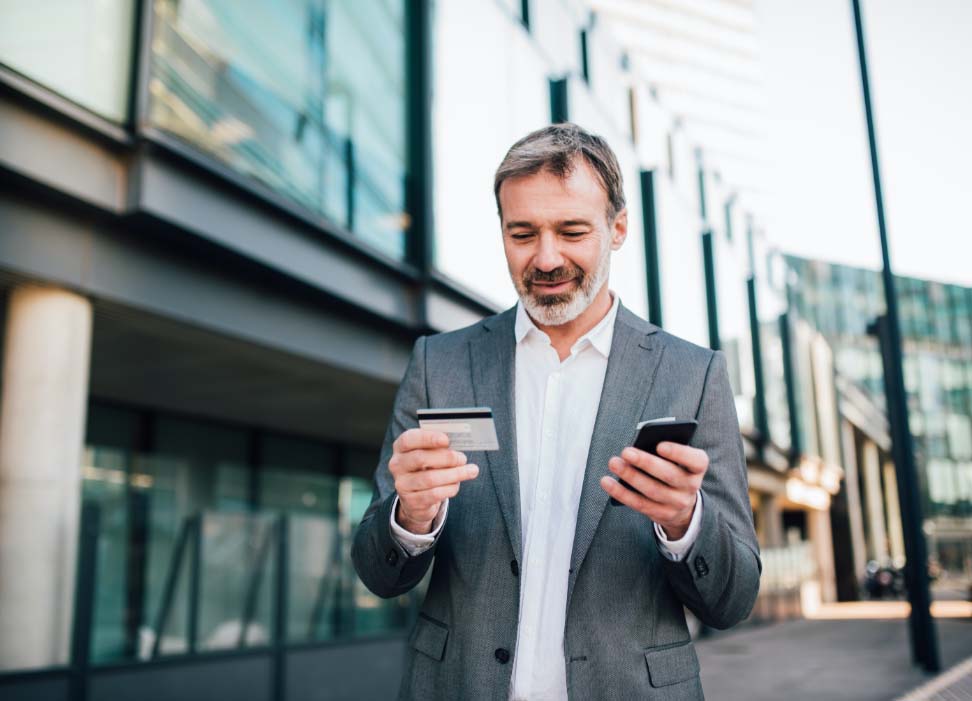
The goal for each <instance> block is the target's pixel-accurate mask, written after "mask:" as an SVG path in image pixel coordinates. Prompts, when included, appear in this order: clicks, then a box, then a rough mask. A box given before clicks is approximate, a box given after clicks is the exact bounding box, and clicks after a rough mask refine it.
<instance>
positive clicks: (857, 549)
mask: <svg viewBox="0 0 972 701" xmlns="http://www.w3.org/2000/svg"><path fill="white" fill-rule="evenodd" d="M840 440H841V453H842V455H843V463H844V464H843V468H844V483H843V485H842V490H843V493H844V499H845V502H846V506H847V527H848V529H849V531H850V562H851V567H852V569H853V581H854V588H855V590H856V588H857V586H858V585H859V584H860V582H862V581H863V580H864V575H865V570H866V567H867V541H866V539H865V537H864V505H863V502H862V501H861V488H860V478H859V477H858V470H859V468H858V465H857V448H856V441H855V439H854V425H853V424H851V423H850V422H849V421H845V420H841V422H840Z"/></svg>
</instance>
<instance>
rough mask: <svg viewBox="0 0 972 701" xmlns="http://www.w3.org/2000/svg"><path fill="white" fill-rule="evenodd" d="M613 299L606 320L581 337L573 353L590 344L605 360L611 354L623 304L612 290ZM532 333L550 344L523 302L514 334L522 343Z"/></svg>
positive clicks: (517, 311)
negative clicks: (618, 317)
mask: <svg viewBox="0 0 972 701" xmlns="http://www.w3.org/2000/svg"><path fill="white" fill-rule="evenodd" d="M610 292H611V298H612V299H613V302H612V303H611V308H610V309H609V310H608V313H607V314H605V315H604V318H603V319H601V320H600V321H599V322H597V325H596V326H595V327H594V328H593V329H591V330H590V331H588V332H587V333H585V334H584V335H583V336H581V337H580V338H579V339H577V341H576V342H575V343H574V345H573V346H572V347H571V352H573V351H574V350H575V349H580V348H581V347H583V345H584V343H585V342H590V344H591V345H592V346H594V348H595V349H596V350H597V352H598V353H600V354H601V355H603V356H604V357H605V358H606V357H608V356H609V355H610V354H611V341H613V340H614V321H615V319H617V316H618V307H619V306H620V304H621V298H620V297H619V296H618V294H617V293H616V292H614V291H613V290H610ZM530 332H536V333H537V334H539V335H540V336H542V337H543V338H544V339H546V340H547V341H548V342H549V340H550V339H549V337H548V336H547V334H545V333H544V332H543V331H541V330H540V329H538V328H537V325H536V324H534V323H533V319H531V318H530V315H529V314H527V311H526V309H525V308H524V306H523V302H522V301H518V302H517V303H516V323H515V325H514V326H513V333H514V336H515V337H516V342H517V343H520V342H521V341H522V340H523V339H524V338H526V337H527V335H528V334H530Z"/></svg>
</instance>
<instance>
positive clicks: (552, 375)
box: [519, 348, 562, 680]
mask: <svg viewBox="0 0 972 701" xmlns="http://www.w3.org/2000/svg"><path fill="white" fill-rule="evenodd" d="M544 350H546V351H549V353H550V354H553V357H551V356H549V355H547V354H545V357H544V360H545V361H546V362H545V363H544V367H545V370H546V373H547V378H546V381H545V382H544V398H543V409H542V411H543V413H542V418H541V423H540V446H539V450H538V455H537V475H536V480H535V482H534V492H533V499H532V502H533V504H532V508H531V511H532V514H531V516H530V521H531V523H530V532H529V534H528V538H529V547H528V550H527V552H528V553H529V556H530V560H529V561H528V562H527V581H528V586H529V598H530V601H531V602H532V605H531V606H529V610H530V611H531V613H532V615H531V616H530V618H529V619H528V620H526V621H523V623H522V625H523V633H525V635H526V637H527V639H528V640H529V644H528V645H527V646H525V647H526V648H527V649H529V650H530V652H529V653H528V654H526V655H524V658H523V659H521V660H520V661H519V662H520V663H521V664H523V666H524V667H525V668H526V669H523V670H521V672H522V673H523V679H525V680H530V679H533V677H534V673H535V670H534V664H535V662H536V651H537V645H538V644H539V643H540V639H539V633H540V628H541V624H542V620H541V619H542V616H543V605H542V600H543V592H542V591H540V588H541V587H542V583H543V581H544V580H545V579H546V578H545V577H544V576H543V572H542V570H543V569H544V568H545V567H546V566H548V564H549V563H547V561H546V558H545V556H544V553H545V551H546V550H547V541H548V539H549V535H550V529H551V525H552V524H551V514H550V509H551V504H552V503H553V500H552V499H551V494H550V492H551V488H552V483H551V480H552V473H553V462H554V461H555V460H556V455H557V435H558V427H559V425H560V401H559V400H560V395H561V384H562V367H561V364H560V361H559V359H556V355H555V351H554V350H553V348H546V349H544ZM531 575H532V576H531Z"/></svg>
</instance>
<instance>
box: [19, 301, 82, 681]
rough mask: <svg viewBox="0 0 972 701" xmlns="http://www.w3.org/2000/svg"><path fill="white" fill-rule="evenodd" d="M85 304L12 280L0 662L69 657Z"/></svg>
mask: <svg viewBox="0 0 972 701" xmlns="http://www.w3.org/2000/svg"><path fill="white" fill-rule="evenodd" d="M91 322H92V308H91V302H90V301H88V300H87V299H85V298H84V297H81V296H79V295H77V294H74V293H72V292H68V291H65V290H61V289H56V288H49V287H40V286H36V285H25V286H23V287H18V288H15V289H14V290H13V291H12V292H11V293H10V297H9V303H8V306H7V320H6V336H5V339H4V356H3V387H2V393H0V402H2V403H0V668H6V669H23V668H31V667H42V666H49V665H56V664H64V663H66V662H68V650H69V643H70V635H71V622H72V609H73V596H74V583H75V559H76V552H77V543H78V525H79V524H78V521H79V513H80V504H81V459H82V451H83V443H84V427H85V417H86V408H87V399H88V370H89V365H90V354H91Z"/></svg>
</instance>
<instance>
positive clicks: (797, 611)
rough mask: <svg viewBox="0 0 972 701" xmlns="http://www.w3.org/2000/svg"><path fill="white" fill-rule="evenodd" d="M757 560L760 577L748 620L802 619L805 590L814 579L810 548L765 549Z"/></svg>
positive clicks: (802, 544) (815, 572) (803, 544)
mask: <svg viewBox="0 0 972 701" xmlns="http://www.w3.org/2000/svg"><path fill="white" fill-rule="evenodd" d="M760 557H761V559H762V561H763V573H762V575H761V577H760V583H759V597H758V598H757V599H756V605H755V606H754V607H753V613H752V616H751V619H752V620H754V621H779V620H786V619H791V618H799V617H801V616H802V615H803V604H802V593H803V589H804V586H805V585H806V584H807V583H809V582H814V581H816V579H817V565H816V561H815V560H814V558H813V552H812V550H811V544H810V543H808V542H800V543H796V544H794V545H788V546H785V547H782V548H765V549H763V550H762V551H761V553H760Z"/></svg>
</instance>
